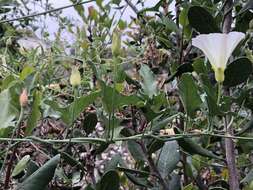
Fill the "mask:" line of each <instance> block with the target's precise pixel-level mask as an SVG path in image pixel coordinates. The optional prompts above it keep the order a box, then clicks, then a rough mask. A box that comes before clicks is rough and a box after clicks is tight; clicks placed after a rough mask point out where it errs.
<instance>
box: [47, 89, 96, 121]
mask: <svg viewBox="0 0 253 190" xmlns="http://www.w3.org/2000/svg"><path fill="white" fill-rule="evenodd" d="M99 95H100V92H99V91H96V92H92V93H91V94H89V95H87V96H82V97H80V98H77V99H76V100H75V101H74V102H72V103H71V104H70V105H68V106H67V107H60V106H59V105H58V104H57V102H55V101H50V100H46V101H45V103H46V104H47V105H49V106H50V107H51V108H52V109H53V110H55V111H57V112H60V114H61V119H62V120H63V122H65V123H66V124H67V125H71V124H72V123H73V122H74V121H75V120H76V118H77V117H78V116H79V115H80V113H81V112H83V111H84V109H85V108H86V107H87V106H89V105H90V104H91V103H93V102H94V101H95V100H96V99H97V98H98V96H99ZM72 115H73V117H71V116H72Z"/></svg>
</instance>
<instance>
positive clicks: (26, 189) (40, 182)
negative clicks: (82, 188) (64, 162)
mask: <svg viewBox="0 0 253 190" xmlns="http://www.w3.org/2000/svg"><path fill="white" fill-rule="evenodd" d="M59 161H60V155H59V154H58V155H56V156H55V157H53V158H52V159H50V160H49V161H48V162H47V163H46V164H44V165H43V166H42V167H41V168H40V169H38V170H36V171H35V172H34V173H33V174H32V175H30V176H29V177H28V178H27V179H26V180H25V181H23V182H22V183H21V184H19V185H18V186H17V188H16V190H34V189H36V190H45V188H46V187H47V185H48V184H49V182H50V181H51V180H52V178H53V177H54V172H55V169H56V167H57V164H58V163H59Z"/></svg>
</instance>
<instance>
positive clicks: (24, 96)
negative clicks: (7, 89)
mask: <svg viewBox="0 0 253 190" xmlns="http://www.w3.org/2000/svg"><path fill="white" fill-rule="evenodd" d="M19 103H20V106H21V107H25V106H26V105H27V104H28V94H27V90H26V89H23V91H22V93H21V94H20V96H19Z"/></svg>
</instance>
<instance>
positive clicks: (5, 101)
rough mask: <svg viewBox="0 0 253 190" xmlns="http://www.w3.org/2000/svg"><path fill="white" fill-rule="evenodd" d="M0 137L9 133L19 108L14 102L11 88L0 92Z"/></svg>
mask: <svg viewBox="0 0 253 190" xmlns="http://www.w3.org/2000/svg"><path fill="white" fill-rule="evenodd" d="M0 105H1V109H0V123H1V125H0V137H3V136H5V135H7V134H8V131H9V129H8V127H13V126H14V125H15V123H14V120H15V118H17V115H18V110H17V107H16V106H15V105H14V103H13V99H12V95H11V90H10V89H6V90H3V91H2V92H1V93H0Z"/></svg>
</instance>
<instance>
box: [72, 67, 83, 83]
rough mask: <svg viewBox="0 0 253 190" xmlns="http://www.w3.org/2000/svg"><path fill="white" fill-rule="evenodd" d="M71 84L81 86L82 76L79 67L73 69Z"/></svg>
mask: <svg viewBox="0 0 253 190" xmlns="http://www.w3.org/2000/svg"><path fill="white" fill-rule="evenodd" d="M70 84H71V85H72V86H78V85H80V84H81V75H80V72H79V71H78V68H77V67H73V68H72V72H71V75H70Z"/></svg>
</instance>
